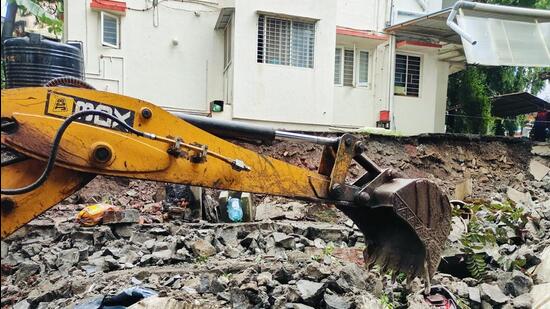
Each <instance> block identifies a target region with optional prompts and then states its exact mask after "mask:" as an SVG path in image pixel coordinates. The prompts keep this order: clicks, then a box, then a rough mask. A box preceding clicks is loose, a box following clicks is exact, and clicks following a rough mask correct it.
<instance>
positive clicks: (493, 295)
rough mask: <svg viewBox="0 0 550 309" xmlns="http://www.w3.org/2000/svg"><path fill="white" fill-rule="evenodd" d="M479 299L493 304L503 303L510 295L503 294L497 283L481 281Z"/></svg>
mask: <svg viewBox="0 0 550 309" xmlns="http://www.w3.org/2000/svg"><path fill="white" fill-rule="evenodd" d="M480 290H481V299H482V300H485V301H487V302H489V303H491V304H493V305H498V304H504V303H505V302H507V301H508V300H510V297H508V296H506V295H504V293H502V290H500V288H499V287H498V285H492V284H488V283H482V284H481V286H480Z"/></svg>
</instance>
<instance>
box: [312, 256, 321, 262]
mask: <svg viewBox="0 0 550 309" xmlns="http://www.w3.org/2000/svg"><path fill="white" fill-rule="evenodd" d="M311 259H312V260H314V261H315V262H321V260H322V258H321V256H320V255H312V256H311Z"/></svg>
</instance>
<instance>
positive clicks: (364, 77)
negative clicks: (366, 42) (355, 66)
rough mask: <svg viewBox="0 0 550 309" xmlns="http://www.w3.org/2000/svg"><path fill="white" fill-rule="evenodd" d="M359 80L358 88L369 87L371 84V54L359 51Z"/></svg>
mask: <svg viewBox="0 0 550 309" xmlns="http://www.w3.org/2000/svg"><path fill="white" fill-rule="evenodd" d="M358 79H359V80H358V81H357V85H358V86H368V84H369V53H368V52H367V51H364V50H361V51H359V78H358Z"/></svg>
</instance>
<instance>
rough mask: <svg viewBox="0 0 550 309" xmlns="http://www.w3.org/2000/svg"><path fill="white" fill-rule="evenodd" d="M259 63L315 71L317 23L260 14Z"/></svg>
mask: <svg viewBox="0 0 550 309" xmlns="http://www.w3.org/2000/svg"><path fill="white" fill-rule="evenodd" d="M257 47H258V54H257V62H259V63H271V64H281V65H291V66H295V67H302V68H313V54H314V53H313V51H314V48H315V23H313V22H304V21H296V20H291V19H282V18H275V17H270V16H265V15H260V16H259V18H258V46H257Z"/></svg>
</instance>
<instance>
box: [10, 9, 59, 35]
mask: <svg viewBox="0 0 550 309" xmlns="http://www.w3.org/2000/svg"><path fill="white" fill-rule="evenodd" d="M9 1H10V2H15V3H17V7H18V8H19V10H20V14H21V15H22V16H26V15H33V16H35V17H36V20H37V21H38V22H39V23H41V24H43V25H46V26H47V29H48V32H50V33H52V34H54V35H55V36H60V35H61V34H62V33H63V0H9Z"/></svg>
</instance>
